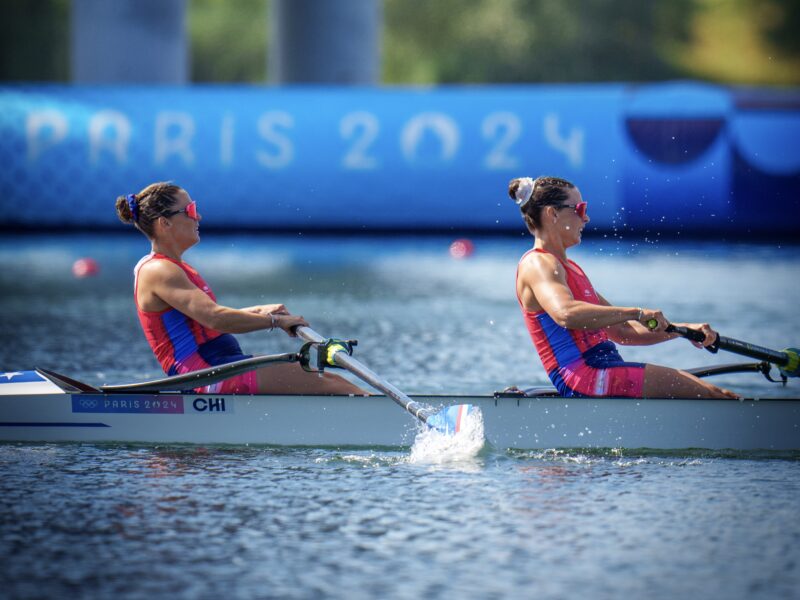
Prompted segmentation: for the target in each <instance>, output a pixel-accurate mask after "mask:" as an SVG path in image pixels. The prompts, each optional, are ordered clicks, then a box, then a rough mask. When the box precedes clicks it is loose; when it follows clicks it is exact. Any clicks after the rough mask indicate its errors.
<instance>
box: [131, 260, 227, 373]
mask: <svg viewBox="0 0 800 600" xmlns="http://www.w3.org/2000/svg"><path fill="white" fill-rule="evenodd" d="M151 260H168V261H170V262H171V263H174V264H176V265H178V266H179V267H180V268H181V269H183V271H184V273H186V276H187V277H188V278H189V281H191V282H192V283H193V284H194V285H196V286H197V287H198V288H200V289H201V290H203V292H205V293H206V294H208V296H209V298H211V299H212V300H214V301H215V302H216V300H217V298H216V296H214V292H212V291H211V288H209V287H208V284H207V283H206V282H205V281H204V280H203V278H202V277H201V276H200V274H199V273H198V272H197V271H195V270H194V269H193V268H192V267H191V266H190V265H188V264H186V263H185V262H180V261H177V260H174V259H172V258H170V257H168V256H164V255H163V254H157V253H150V254H148V255H147V256H144V257H142V259H141V260H140V261H139V262H138V263H137V265H136V267H135V268H134V270H133V274H134V275H133V276H134V286H133V300H134V302H135V303H136V312H137V314H138V315H139V322H140V323H141V324H142V329H143V330H144V335H145V337H146V338H147V342H148V343H149V344H150V348H152V349H153V354H155V355H156V359H158V362H159V363H160V364H161V367H162V368H163V369H164V372H165V373H169V374H174V373H175V372H177V369H176V365H179V364H180V363H181V362H182V361H184V360H186V359H187V358H189V357H190V356H192V355H193V354H195V353H200V354H201V355H203V357H204V358H205V359H206V360H207V362H208V363H209V364H212V365H213V364H221V362H219V360H220V357H221V355H237V354H241V348H240V347H239V344H238V342H237V341H236V338H234V337H233V336H232V335H230V334H223V333H220V332H219V331H217V330H215V329H211V328H209V327H205V326H204V325H201V324H200V323H198V322H197V321H195V320H194V319H192V318H190V317H188V316H187V315H185V314H183V313H182V312H180V311H179V310H177V309H174V308H166V309H164V310H162V311H145V310H142V309H141V308H140V307H139V300H138V298H137V291H138V288H139V269H141V268H142V266H144V265H145V264H146V263H147V262H149V261H151ZM217 355H220V356H217ZM222 362H225V361H222Z"/></svg>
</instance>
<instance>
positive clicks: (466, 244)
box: [450, 238, 475, 259]
mask: <svg viewBox="0 0 800 600" xmlns="http://www.w3.org/2000/svg"><path fill="white" fill-rule="evenodd" d="M473 252H475V245H474V244H473V243H472V241H470V240H468V239H466V238H461V239H458V240H455V241H454V242H453V243H452V244H450V256H452V257H453V258H458V259H462V258H469V257H470V256H472V253H473Z"/></svg>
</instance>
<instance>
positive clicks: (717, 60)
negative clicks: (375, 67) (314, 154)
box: [0, 0, 800, 85]
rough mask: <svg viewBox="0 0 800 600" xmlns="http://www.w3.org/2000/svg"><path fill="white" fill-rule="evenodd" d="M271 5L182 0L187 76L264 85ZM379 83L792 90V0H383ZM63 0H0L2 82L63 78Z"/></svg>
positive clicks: (798, 38) (799, 30) (798, 67)
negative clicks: (692, 83)
mask: <svg viewBox="0 0 800 600" xmlns="http://www.w3.org/2000/svg"><path fill="white" fill-rule="evenodd" d="M268 2H269V0H189V15H188V30H189V37H190V43H191V61H192V62H191V78H192V80H193V81H197V82H250V83H264V82H266V81H267V75H268V74H267V52H268V39H267V36H268V30H269V28H268V19H269V10H268ZM383 12H384V29H383V47H382V57H381V60H382V65H383V67H382V73H383V74H382V82H383V83H384V84H390V85H391V84H436V83H484V82H491V83H521V82H580V81H587V82H594V81H660V80H664V79H676V78H691V79H703V80H707V81H714V82H720V83H735V84H753V85H797V84H798V83H800V1H798V0H383ZM68 56H69V0H0V79H2V80H5V81H69V60H68Z"/></svg>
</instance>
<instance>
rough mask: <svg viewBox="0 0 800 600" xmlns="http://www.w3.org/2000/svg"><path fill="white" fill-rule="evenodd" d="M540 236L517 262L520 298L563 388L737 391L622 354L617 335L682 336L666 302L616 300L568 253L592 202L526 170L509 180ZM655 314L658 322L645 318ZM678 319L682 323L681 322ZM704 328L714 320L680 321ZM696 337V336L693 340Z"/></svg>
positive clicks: (711, 394) (669, 393) (638, 341)
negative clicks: (665, 310)
mask: <svg viewBox="0 0 800 600" xmlns="http://www.w3.org/2000/svg"><path fill="white" fill-rule="evenodd" d="M508 195H509V196H510V197H511V199H512V200H514V201H515V202H516V204H517V206H519V208H520V211H521V212H522V217H523V219H524V221H525V224H526V225H527V227H528V230H529V231H530V232H531V234H532V235H533V236H534V238H535V242H534V246H533V248H532V249H531V250H529V251H527V252H526V253H525V254H524V255H523V256H522V258H521V259H520V261H519V266H518V267H517V300H518V302H519V305H520V308H521V309H522V314H523V317H524V319H525V324H526V325H527V327H528V331H529V332H530V335H531V338H532V339H533V344H534V346H535V347H536V351H537V352H538V353H539V357H540V358H541V359H542V363H543V364H544V368H545V370H546V371H547V374H548V376H549V377H550V380H551V381H552V382H553V385H555V386H556V388H557V389H558V392H559V393H560V394H561V395H562V396H614V397H630V398H643V397H644V398H656V397H657V398H736V397H737V396H736V394H734V393H733V392H730V391H728V390H725V389H722V388H719V387H717V386H715V385H712V384H710V383H707V382H705V381H702V380H701V379H699V378H697V377H695V376H694V375H691V374H689V373H687V372H685V371H680V370H678V369H670V368H668V367H661V366H657V365H652V364H644V363H632V362H625V361H623V359H622V357H621V356H620V355H619V353H618V352H617V347H616V345H615V344H614V342H617V343H619V344H624V345H638V346H645V345H649V344H657V343H659V342H665V341H667V340H670V339H673V338H675V337H677V335H676V334H670V333H666V332H665V331H664V329H665V328H666V327H667V325H669V322H668V321H667V319H666V318H665V317H664V315H663V314H662V312H661V311H660V310H651V309H648V308H638V307H637V308H633V307H621V306H612V305H611V304H610V303H609V302H608V301H607V300H606V299H605V298H603V296H601V295H600V294H598V293H597V292H596V291H595V289H594V288H593V287H592V284H591V283H590V282H589V279H588V277H586V274H585V273H584V272H583V270H582V269H581V268H580V267H579V266H578V265H577V264H576V263H575V262H574V261H571V260H569V259H568V258H567V249H568V248H570V247H572V246H575V245H576V244H579V243H580V242H581V232H582V231H583V228H584V227H585V226H586V224H587V223H588V222H589V216H588V215H587V214H586V206H587V204H586V202H585V201H584V200H583V198H582V197H581V193H580V191H579V190H578V188H577V187H575V186H574V185H573V184H572V183H570V182H569V181H566V180H565V179H560V178H558V177H539V178H537V179H535V180H534V179H531V178H530V177H523V178H519V179H514V180H512V181H511V182H510V184H509V186H508ZM651 320H655V321H656V322H657V323H658V325H657V326H656V327H655V328H654V329H653V330H651V329H650V328H648V327H647V326H646V324H647V323H648V322H649V321H651ZM676 325H679V324H678V323H676ZM680 325H684V326H686V327H692V328H694V329H699V330H701V331H702V332H703V333H704V334H705V340H704V341H703V343H702V344H699V343H695V345H696V346H698V347H701V348H702V347H703V346H709V345H711V344H713V343H714V341H715V340H716V339H717V333H716V332H715V331H714V330H713V329H711V327H710V326H709V325H708V324H707V323H702V324H701V323H694V324H687V323H680ZM693 343H694V342H693Z"/></svg>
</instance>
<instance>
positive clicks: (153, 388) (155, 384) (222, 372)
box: [100, 352, 300, 394]
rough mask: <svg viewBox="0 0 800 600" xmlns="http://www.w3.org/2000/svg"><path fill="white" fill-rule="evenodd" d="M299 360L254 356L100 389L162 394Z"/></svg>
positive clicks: (288, 356) (294, 356) (296, 357)
mask: <svg viewBox="0 0 800 600" xmlns="http://www.w3.org/2000/svg"><path fill="white" fill-rule="evenodd" d="M299 360H300V355H299V354H297V353H294V352H292V353H287V354H269V355H264V356H252V357H250V358H243V359H242V360H237V361H234V362H230V363H226V364H224V365H217V366H215V367H207V368H205V369H200V370H198V371H192V372H190V373H183V374H181V375H173V376H171V377H162V378H161V379H154V380H153V381H143V382H141V383H124V384H120V385H104V386H101V387H100V390H101V391H103V392H105V393H107V394H108V393H110V394H119V393H130V392H161V391H165V390H181V389H188V388H197V387H202V386H205V385H211V384H212V383H217V382H218V381H222V380H223V379H228V378H229V377H233V376H234V375H239V374H240V373H245V372H247V371H252V370H253V369H257V368H258V367H261V366H263V365H267V364H270V363H274V362H298V361H299Z"/></svg>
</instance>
